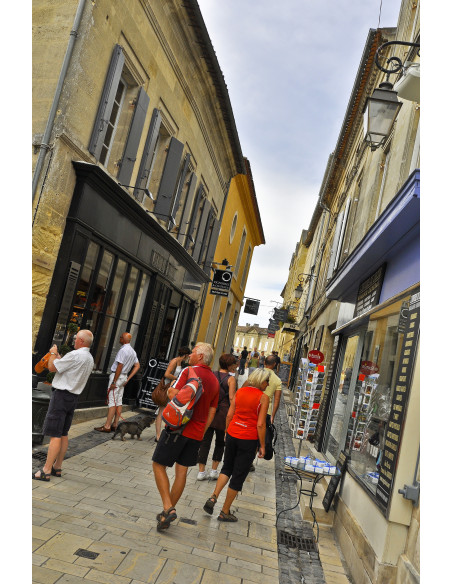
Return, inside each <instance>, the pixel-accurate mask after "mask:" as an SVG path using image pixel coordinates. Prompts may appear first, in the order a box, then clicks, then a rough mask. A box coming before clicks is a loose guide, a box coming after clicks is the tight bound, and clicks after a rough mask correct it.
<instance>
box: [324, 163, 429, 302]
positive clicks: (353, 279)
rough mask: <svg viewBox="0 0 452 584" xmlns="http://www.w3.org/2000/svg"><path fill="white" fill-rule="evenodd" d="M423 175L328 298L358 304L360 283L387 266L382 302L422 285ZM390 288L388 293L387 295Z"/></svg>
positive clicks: (404, 191)
mask: <svg viewBox="0 0 452 584" xmlns="http://www.w3.org/2000/svg"><path fill="white" fill-rule="evenodd" d="M419 239H420V171H419V169H417V170H415V171H414V172H413V173H412V174H411V175H410V176H409V178H408V179H407V180H406V182H405V183H404V185H403V186H402V187H401V189H400V191H399V192H398V193H397V195H396V196H395V197H394V198H393V200H392V201H391V202H390V203H389V205H388V206H387V207H386V209H385V210H384V211H383V212H382V214H381V215H380V217H378V219H377V221H376V222H375V223H374V224H373V225H372V227H371V228H370V229H369V231H368V232H367V233H366V235H365V237H364V239H363V240H362V241H361V242H360V243H359V244H358V245H357V246H356V248H355V249H354V250H353V252H352V253H351V254H350V256H349V257H348V258H347V260H346V261H345V262H344V263H343V264H342V265H341V267H340V268H339V270H338V271H337V272H336V274H335V275H334V277H333V278H332V279H331V281H330V282H329V283H328V285H327V287H326V296H327V298H330V299H332V300H340V301H341V302H355V301H356V296H357V292H358V288H359V285H360V283H361V282H362V281H363V280H365V279H366V278H368V277H369V276H370V275H371V274H373V273H374V272H375V271H376V270H377V269H378V268H379V267H380V266H381V265H382V264H383V263H385V262H386V263H387V266H388V267H387V269H386V273H385V283H386V284H387V285H386V286H384V287H383V289H382V293H381V296H380V302H383V301H384V300H385V297H390V295H391V294H394V293H395V292H397V290H395V288H399V290H398V291H402V290H404V289H405V288H408V287H409V286H411V285H413V284H415V283H416V282H419ZM385 288H386V291H385Z"/></svg>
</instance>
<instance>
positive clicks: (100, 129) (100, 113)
mask: <svg viewBox="0 0 452 584" xmlns="http://www.w3.org/2000/svg"><path fill="white" fill-rule="evenodd" d="M123 66H124V53H123V51H122V47H120V46H119V45H116V46H115V48H114V49H113V55H112V57H111V61H110V67H109V68H108V72H107V78H106V80H105V85H104V89H103V91H102V97H101V99H100V103H99V108H98V110H97V115H96V120H95V122H94V128H93V133H92V135H91V140H90V143H89V146H88V151H89V152H90V153H91V154H93V155H94V156H95V157H96V158H99V156H100V152H101V150H102V144H103V143H104V138H105V134H106V132H107V123H108V120H109V119H110V116H111V110H112V108H113V102H114V99H115V95H116V91H117V89H118V85H119V80H120V79H121V74H122V68H123Z"/></svg>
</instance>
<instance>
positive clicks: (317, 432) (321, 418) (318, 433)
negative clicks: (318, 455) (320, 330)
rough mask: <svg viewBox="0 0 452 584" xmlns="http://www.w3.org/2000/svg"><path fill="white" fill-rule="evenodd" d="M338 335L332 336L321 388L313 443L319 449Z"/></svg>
mask: <svg viewBox="0 0 452 584" xmlns="http://www.w3.org/2000/svg"><path fill="white" fill-rule="evenodd" d="M339 337H340V335H336V336H335V337H334V340H333V349H332V352H331V359H330V363H329V367H328V372H327V378H326V383H325V389H324V390H323V399H322V403H321V404H320V409H319V416H318V421H317V426H316V429H315V433H314V445H315V447H316V449H317V450H319V451H320V450H321V449H322V448H321V447H322V444H321V443H322V440H323V435H324V433H325V428H324V426H325V424H324V421H325V416H326V414H327V412H328V407H329V403H330V400H331V389H332V385H333V372H334V367H335V365H336V361H337V349H338V346H339Z"/></svg>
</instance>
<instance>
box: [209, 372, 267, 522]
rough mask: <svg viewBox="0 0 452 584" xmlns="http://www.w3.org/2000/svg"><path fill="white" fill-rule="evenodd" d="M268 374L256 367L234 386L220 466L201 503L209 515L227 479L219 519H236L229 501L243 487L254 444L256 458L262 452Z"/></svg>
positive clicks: (263, 453) (232, 499)
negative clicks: (212, 486) (203, 502)
mask: <svg viewBox="0 0 452 584" xmlns="http://www.w3.org/2000/svg"><path fill="white" fill-rule="evenodd" d="M269 377H270V371H269V370H268V369H256V371H254V373H253V374H252V375H250V377H248V379H247V380H246V382H245V384H244V386H243V387H241V388H240V389H238V390H237V393H236V394H235V396H234V399H233V400H232V403H231V407H230V408H229V412H228V415H227V418H226V431H227V433H226V450H225V453H224V462H223V468H222V469H221V472H220V476H219V477H218V480H217V484H216V486H215V489H214V491H213V493H212V495H211V496H210V497H209V498H208V499H207V501H206V503H205V505H204V507H203V509H204V511H205V512H206V513H208V514H209V515H212V513H213V508H214V506H215V504H216V502H217V500H218V497H219V495H220V493H221V491H222V490H223V489H224V487H225V486H226V485H227V484H228V482H229V479H230V482H229V486H228V490H227V493H226V499H225V501H224V503H223V507H222V510H221V511H220V514H219V515H218V517H217V519H218V521H227V522H234V521H237V517H236V516H235V515H234V514H232V513H231V504H232V502H233V501H234V499H235V498H236V497H237V494H238V492H239V491H241V490H242V487H243V483H244V482H245V479H246V477H247V476H248V473H249V470H250V465H251V463H252V462H253V459H254V457H255V455H256V448H257V447H258V448H259V454H258V457H259V458H263V457H264V455H265V418H266V415H267V410H268V404H269V399H268V396H267V395H265V393H264V390H265V388H266V387H267V386H268V379H269Z"/></svg>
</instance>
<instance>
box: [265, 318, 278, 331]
mask: <svg viewBox="0 0 452 584" xmlns="http://www.w3.org/2000/svg"><path fill="white" fill-rule="evenodd" d="M267 328H268V330H269V332H271V333H275V332H276V331H277V330H278V329H279V324H278V321H276V320H273V319H270V320H269V321H268V327H267Z"/></svg>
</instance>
